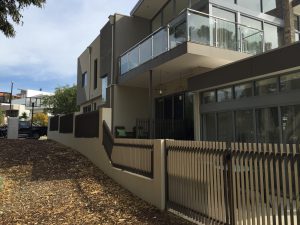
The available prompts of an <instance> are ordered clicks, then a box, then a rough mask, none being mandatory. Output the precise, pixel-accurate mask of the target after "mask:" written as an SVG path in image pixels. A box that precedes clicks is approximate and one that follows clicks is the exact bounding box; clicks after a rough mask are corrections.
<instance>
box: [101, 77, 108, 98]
mask: <svg viewBox="0 0 300 225" xmlns="http://www.w3.org/2000/svg"><path fill="white" fill-rule="evenodd" d="M107 81H108V80H107V76H105V77H103V78H102V101H104V102H105V101H106V89H107V83H108V82H107Z"/></svg>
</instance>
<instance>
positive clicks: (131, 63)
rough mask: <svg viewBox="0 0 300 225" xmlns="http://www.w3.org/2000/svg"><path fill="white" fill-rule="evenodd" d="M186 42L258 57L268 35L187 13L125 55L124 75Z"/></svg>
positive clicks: (121, 62) (194, 13)
mask: <svg viewBox="0 0 300 225" xmlns="http://www.w3.org/2000/svg"><path fill="white" fill-rule="evenodd" d="M186 42H192V43H196V44H200V45H206V46H211V47H216V48H223V49H228V50H232V51H237V52H242V53H247V54H258V53H261V52H263V46H264V44H263V43H264V35H263V31H262V30H257V29H254V28H251V27H248V26H245V25H241V24H238V23H234V22H230V21H227V20H225V19H222V18H218V17H214V16H211V15H208V14H205V13H201V12H198V11H195V10H191V9H187V10H185V11H183V12H182V13H181V14H180V15H179V16H178V17H177V18H175V19H173V20H172V21H171V22H170V23H169V24H168V25H167V26H165V27H162V28H160V29H158V30H157V31H155V32H154V33H152V34H151V35H149V36H148V37H146V38H145V39H144V40H142V41H141V42H139V43H138V44H136V45H135V46H133V47H132V48H131V49H129V50H128V51H127V52H125V53H124V54H122V55H121V57H120V73H121V75H124V74H126V73H127V72H129V71H130V70H132V69H135V68H137V67H139V66H140V65H142V64H144V63H146V62H148V61H150V60H152V59H154V58H156V57H158V56H160V55H162V54H163V53H165V52H168V51H170V50H172V49H174V48H176V47H177V46H179V45H181V44H183V43H186Z"/></svg>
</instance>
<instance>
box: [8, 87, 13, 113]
mask: <svg viewBox="0 0 300 225" xmlns="http://www.w3.org/2000/svg"><path fill="white" fill-rule="evenodd" d="M13 89H14V82H11V85H10V96H9V113H11V101H12V94H13Z"/></svg>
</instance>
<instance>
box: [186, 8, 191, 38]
mask: <svg viewBox="0 0 300 225" xmlns="http://www.w3.org/2000/svg"><path fill="white" fill-rule="evenodd" d="M189 13H190V12H189V9H187V10H186V38H187V40H186V41H190V38H191V37H190V29H189V24H190V23H189Z"/></svg>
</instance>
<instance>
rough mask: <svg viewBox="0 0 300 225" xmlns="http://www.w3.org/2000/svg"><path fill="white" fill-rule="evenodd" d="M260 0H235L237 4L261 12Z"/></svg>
mask: <svg viewBox="0 0 300 225" xmlns="http://www.w3.org/2000/svg"><path fill="white" fill-rule="evenodd" d="M260 1H261V0H250V1H249V0H237V4H238V5H240V6H242V7H244V8H247V9H251V10H253V11H256V12H261V2H260Z"/></svg>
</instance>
